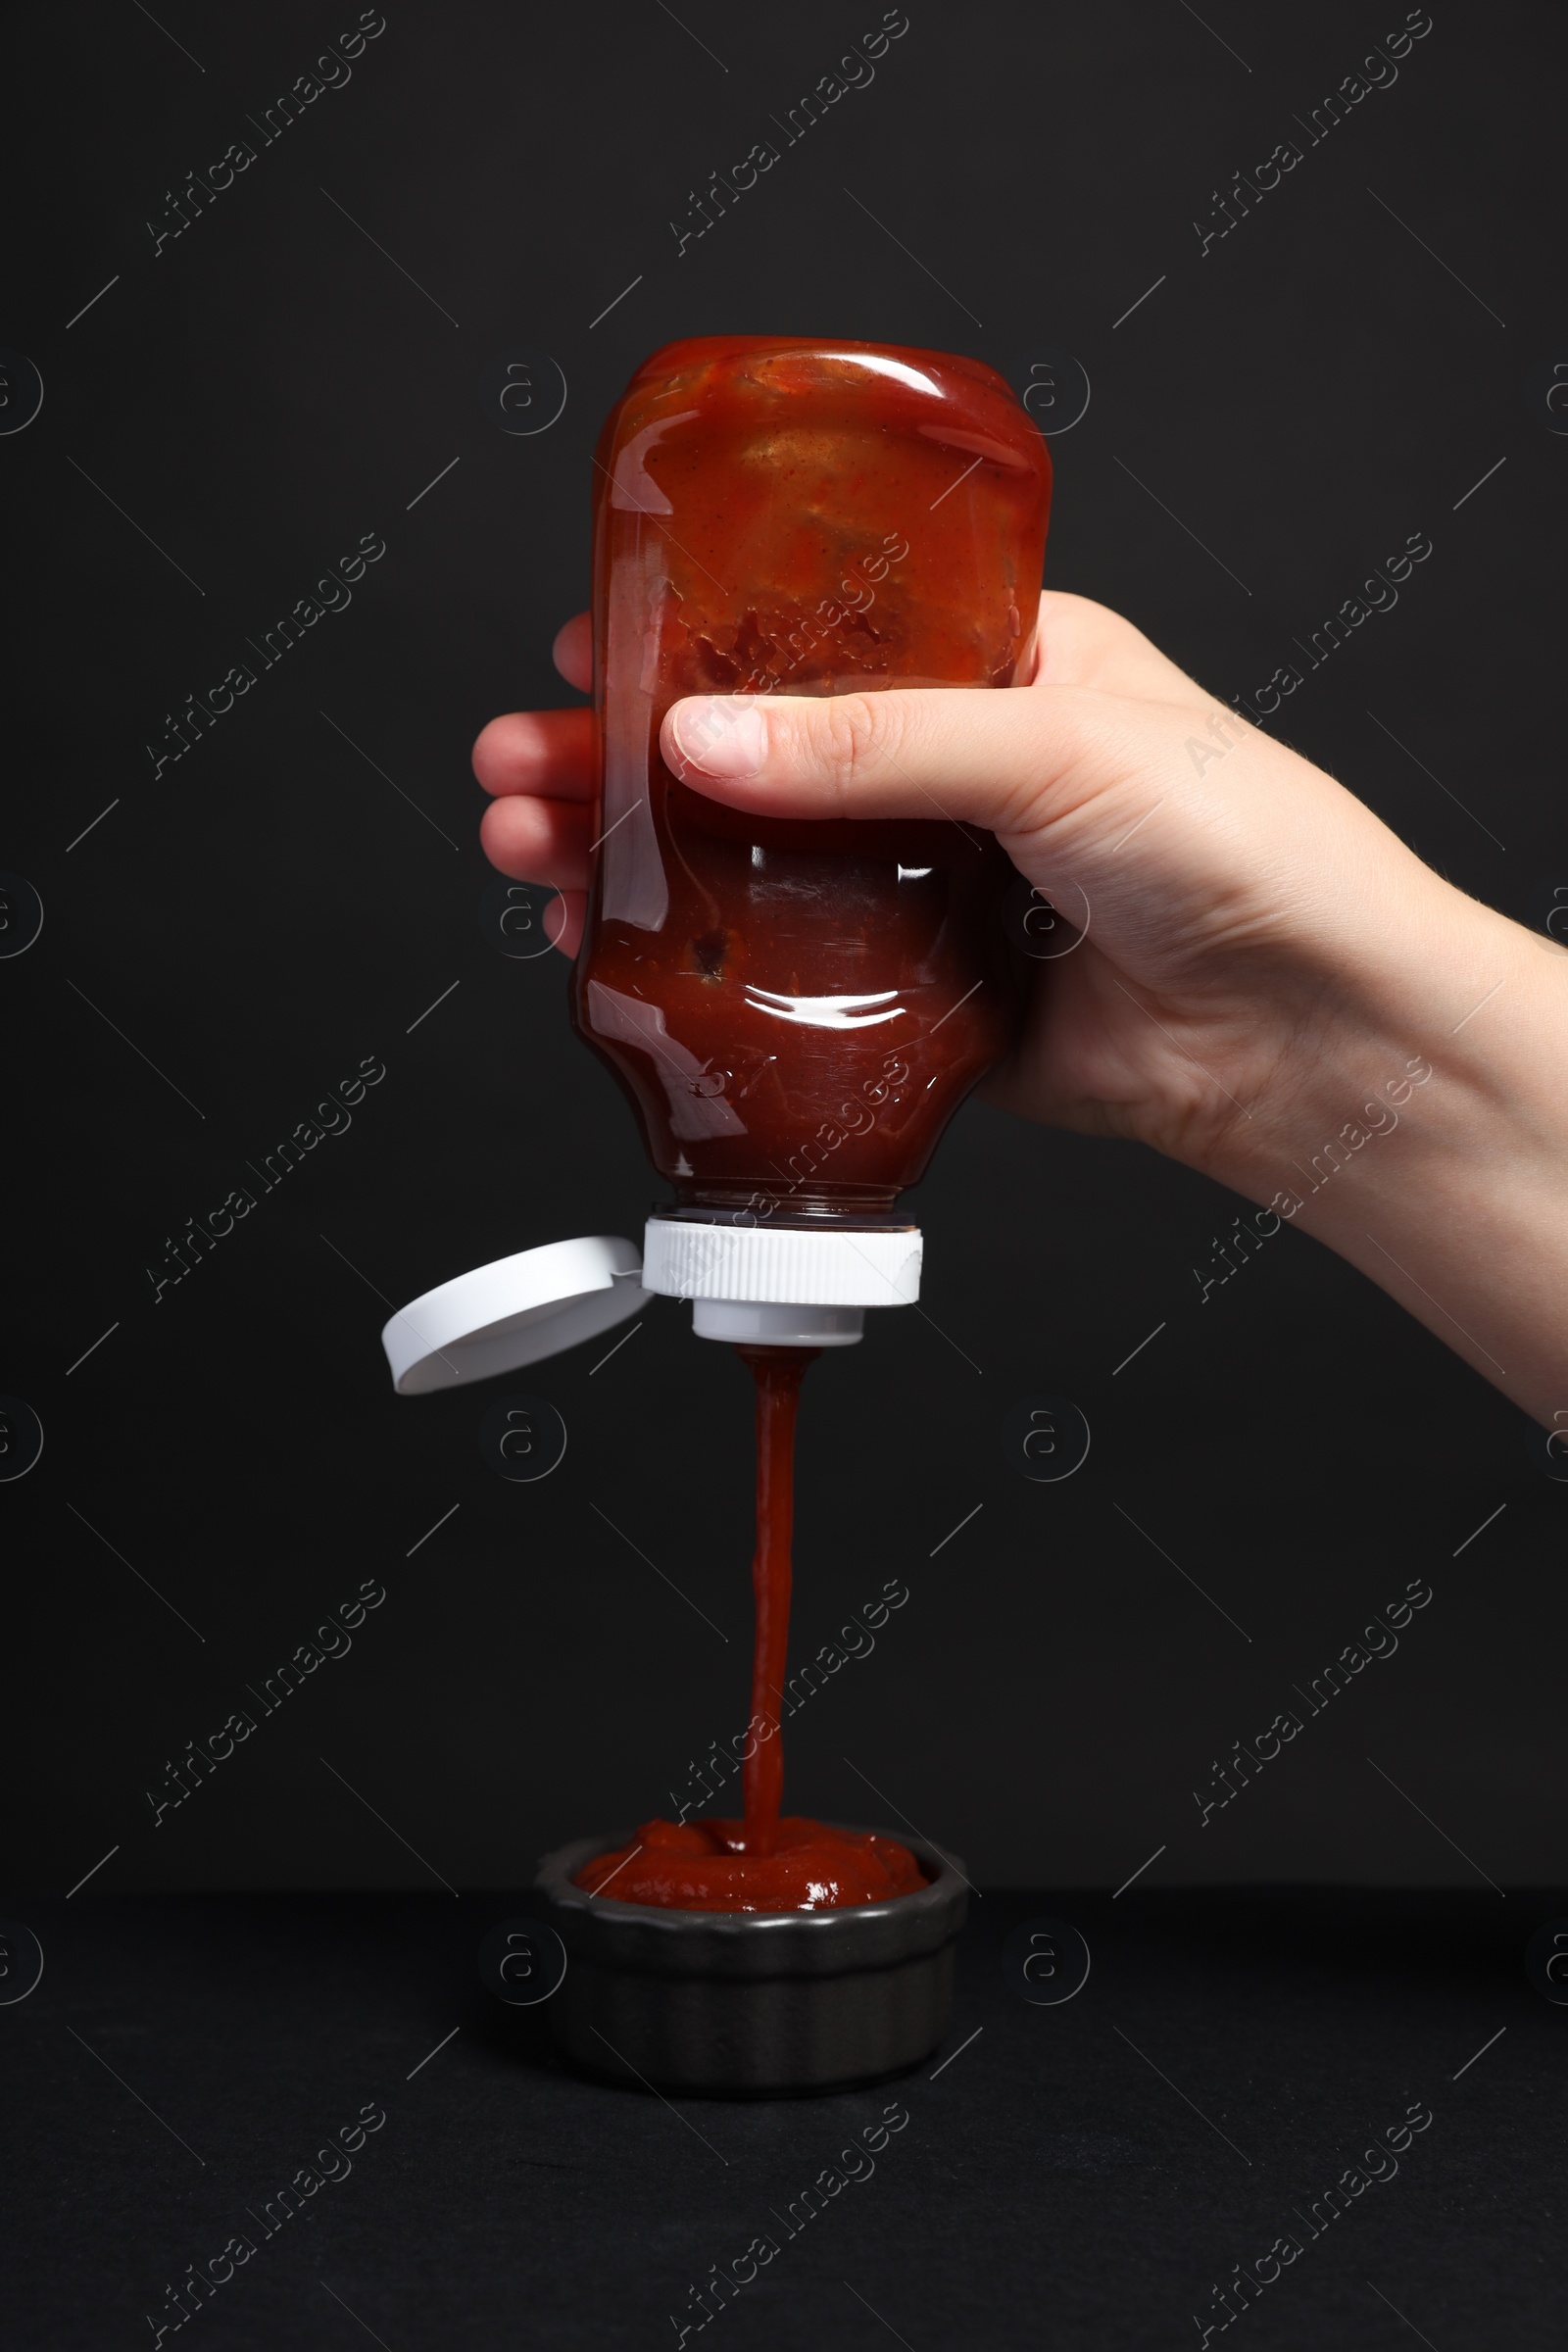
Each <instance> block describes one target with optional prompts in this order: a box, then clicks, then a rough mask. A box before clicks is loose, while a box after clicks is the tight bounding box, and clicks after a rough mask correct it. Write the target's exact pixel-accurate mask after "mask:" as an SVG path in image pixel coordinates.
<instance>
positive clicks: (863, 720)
mask: <svg viewBox="0 0 1568 2352" xmlns="http://www.w3.org/2000/svg"><path fill="white" fill-rule="evenodd" d="M557 662H558V665H559V666H560V667H561V668H562V670H563V672H564V675H565V676H567V677H568V678H570V679H571V680H572V682H573V683H574V684H576V683H581V684H586V681H587V675H588V641H587V624H586V615H579V616H578V618H577V619H576V620H573V621H569V622H568V623H567V624H566V627H565V628H564V630H563V631H562V633H561V636H560V637H559V638H558V640H557ZM662 751H663V756H664V759H665V760H666V763H667V764H668V765H669V767H670V768H671V769H672V771H673V772H674V773H676V774H677V775H680V776H681V777H682V778H683V780H684V781H685V782H686V783H687V784H689V785H690V786H691V787H692V788H693V789H694V790H697V791H700V792H704V793H707V794H709V795H710V796H711V798H713V799H715V800H719V801H722V802H725V803H726V804H728V805H729V806H730V807H732V808H737V809H752V810H755V811H756V812H757V813H758V814H760V815H767V816H772V817H792V816H793V817H807V816H809V817H813V818H816V819H819V820H820V819H821V818H824V817H833V816H845V817H850V816H855V817H888V816H899V815H911V816H922V817H929V816H931V815H932V814H934V813H937V812H938V811H940V812H941V813H942V814H943V815H946V816H948V817H951V818H952V819H953V821H954V822H956V823H960V824H966V825H971V826H978V827H983V828H985V829H986V830H987V831H990V832H993V833H995V834H996V836H997V838H998V839H999V841H1000V842H1001V843H1002V846H1003V847H1004V849H1005V851H1006V852H1007V854H1008V856H1009V857H1010V858H1012V860H1013V863H1014V864H1015V865H1016V866H1017V868H1018V870H1019V872H1020V873H1022V874H1024V875H1025V876H1027V878H1028V879H1029V881H1030V882H1031V883H1033V884H1034V885H1035V887H1036V888H1037V889H1038V890H1039V891H1040V892H1041V893H1042V894H1043V895H1044V896H1045V897H1046V898H1048V899H1049V900H1050V901H1051V902H1052V904H1053V906H1054V907H1055V908H1056V909H1057V910H1058V912H1059V914H1060V915H1061V916H1062V917H1064V918H1065V919H1066V921H1067V922H1069V923H1071V924H1073V925H1075V926H1078V927H1079V928H1081V929H1082V932H1083V938H1082V940H1081V943H1080V944H1079V945H1078V946H1077V947H1075V948H1074V949H1072V950H1071V952H1069V953H1068V954H1066V955H1065V956H1056V957H1054V958H1053V959H1051V960H1049V961H1043V962H1042V963H1040V965H1039V966H1038V969H1037V977H1036V982H1035V987H1034V992H1033V997H1032V1001H1031V1004H1030V1007H1029V1012H1028V1016H1027V1019H1026V1022H1025V1025H1024V1028H1023V1032H1022V1035H1021V1038H1020V1042H1019V1045H1018V1047H1017V1049H1016V1051H1015V1052H1014V1054H1012V1056H1011V1057H1010V1059H1009V1060H1008V1062H1007V1063H1006V1064H1005V1066H1004V1067H1003V1068H1002V1069H1000V1070H998V1071H997V1072H995V1073H994V1074H993V1076H992V1077H991V1079H990V1081H989V1082H988V1084H987V1087H986V1089H985V1091H986V1093H987V1094H988V1095H989V1097H990V1098H991V1100H993V1101H995V1102H998V1103H1003V1104H1005V1106H1006V1107H1008V1108H1010V1109H1014V1110H1017V1111H1020V1112H1023V1113H1024V1114H1025V1115H1027V1116H1030V1117H1033V1118H1038V1119H1047V1120H1051V1121H1053V1122H1054V1123H1056V1124H1059V1125H1064V1126H1070V1127H1076V1128H1079V1129H1082V1130H1084V1131H1086V1132H1089V1133H1095V1134H1109V1135H1118V1136H1127V1137H1136V1138H1139V1139H1141V1140H1142V1141H1143V1142H1145V1143H1149V1144H1152V1146H1153V1147H1154V1148H1155V1149H1156V1150H1157V1151H1160V1152H1167V1153H1169V1154H1171V1155H1172V1156H1173V1157H1176V1158H1178V1159H1181V1160H1184V1161H1186V1162H1187V1163H1188V1164H1189V1165H1190V1166H1193V1167H1197V1168H1201V1169H1202V1170H1203V1171H1204V1172H1205V1173H1207V1174H1209V1175H1212V1176H1214V1177H1216V1178H1218V1179H1219V1180H1220V1181H1221V1182H1223V1183H1225V1184H1228V1185H1230V1186H1232V1187H1233V1188H1234V1189H1235V1190H1237V1191H1239V1192H1242V1193H1245V1194H1248V1195H1250V1197H1251V1198H1252V1199H1254V1200H1257V1201H1263V1202H1265V1203H1270V1202H1271V1203H1273V1204H1274V1205H1275V1208H1276V1211H1277V1213H1279V1214H1281V1215H1284V1216H1290V1217H1296V1218H1298V1219H1299V1222H1300V1223H1301V1224H1303V1225H1304V1226H1306V1227H1307V1228H1308V1229H1309V1230H1311V1231H1313V1232H1315V1233H1317V1234H1319V1235H1320V1236H1321V1238H1323V1239H1324V1240H1325V1241H1327V1242H1329V1243H1330V1244H1331V1246H1332V1247H1334V1248H1336V1249H1338V1250H1341V1251H1342V1253H1343V1254H1345V1255H1346V1256H1348V1257H1349V1258H1350V1259H1351V1260H1352V1261H1353V1262H1354V1263H1356V1264H1358V1265H1360V1266H1361V1267H1362V1269H1363V1271H1365V1272H1367V1273H1369V1274H1370V1275H1371V1276H1372V1277H1373V1279H1374V1280H1376V1281H1378V1282H1380V1283H1381V1284H1382V1285H1383V1287H1384V1288H1386V1289H1388V1290H1390V1291H1391V1292H1393V1293H1394V1295H1395V1296H1396V1297H1397V1298H1399V1299H1402V1300H1403V1301H1404V1303H1405V1304H1407V1305H1408V1306H1410V1307H1411V1309H1412V1311H1413V1312H1415V1313H1417V1314H1420V1315H1422V1317H1423V1319H1425V1320H1426V1321H1427V1322H1428V1323H1429V1324H1430V1326H1431V1327H1432V1328H1433V1329H1434V1330H1435V1331H1438V1332H1439V1333H1440V1334H1441V1335H1442V1336H1443V1337H1444V1338H1445V1339H1446V1340H1447V1341H1448V1342H1449V1344H1450V1345H1452V1346H1455V1347H1456V1348H1459V1350H1460V1352H1461V1353H1464V1354H1466V1355H1467V1356H1468V1357H1469V1359H1470V1360H1471V1362H1473V1363H1475V1364H1476V1365H1477V1367H1478V1368H1479V1369H1480V1370H1482V1371H1483V1372H1484V1373H1486V1374H1487V1376H1488V1377H1489V1378H1492V1379H1494V1380H1495V1381H1497V1382H1498V1385H1499V1386H1505V1387H1506V1388H1507V1390H1508V1393H1509V1394H1511V1395H1513V1396H1515V1397H1517V1398H1518V1399H1519V1400H1520V1401H1521V1402H1522V1403H1525V1404H1526V1405H1527V1406H1529V1405H1531V1404H1532V1400H1534V1409H1536V1410H1537V1411H1538V1412H1540V1411H1541V1405H1542V1402H1543V1401H1544V1400H1549V1407H1550V1409H1548V1410H1546V1411H1545V1412H1544V1413H1541V1417H1542V1418H1543V1419H1544V1420H1545V1421H1546V1422H1547V1423H1548V1425H1549V1424H1550V1422H1551V1410H1553V1409H1556V1408H1558V1407H1563V1408H1565V1409H1568V1173H1565V1171H1568V1107H1565V1105H1568V1066H1565V1065H1568V956H1564V955H1563V954H1562V952H1561V951H1560V950H1558V949H1555V948H1553V947H1552V946H1551V945H1550V943H1548V942H1545V941H1544V940H1541V939H1539V938H1537V937H1536V936H1535V935H1534V934H1532V933H1529V932H1526V931H1523V930H1522V929H1521V928H1520V927H1519V926H1518V925H1517V924H1514V923H1511V922H1509V921H1507V920H1506V918H1504V917H1503V916H1501V915H1499V914H1496V913H1495V912H1494V911H1493V910H1491V909H1490V908H1487V907H1480V906H1478V905H1477V904H1476V903H1475V902H1474V901H1473V900H1470V899H1467V898H1465V897H1464V896H1463V895H1462V893H1460V892H1458V891H1456V890H1454V889H1452V888H1451V887H1450V886H1449V885H1448V884H1447V883H1446V882H1444V881H1443V880H1442V879H1441V877H1439V876H1438V875H1437V874H1435V873H1433V872H1432V871H1431V869H1430V868H1429V867H1427V866H1425V865H1423V864H1422V863H1421V861H1420V860H1419V859H1418V858H1416V857H1415V856H1414V855H1413V854H1412V853H1411V852H1410V851H1408V850H1407V849H1406V848H1405V847H1404V845H1403V844H1402V842H1400V841H1399V839H1398V838H1397V835H1395V834H1394V833H1392V832H1390V830H1389V829H1388V827H1387V826H1385V825H1384V824H1383V823H1381V822H1380V820H1379V819H1378V818H1377V817H1376V816H1374V815H1373V814H1372V812H1371V811H1370V810H1369V809H1366V808H1364V807H1363V806H1362V804H1361V803H1360V802H1358V801H1356V800H1355V799H1354V798H1353V797H1352V796H1351V795H1350V794H1349V793H1348V792H1346V791H1345V790H1344V789H1343V787H1342V786H1340V785H1339V784H1337V783H1335V781H1334V780H1333V778H1332V777H1330V776H1327V775H1325V774H1323V773H1322V771H1321V770H1320V769H1317V768H1314V767H1312V766H1311V765H1310V764H1309V763H1308V762H1307V761H1306V760H1302V759H1300V758H1299V756H1298V755H1297V754H1296V753H1294V752H1292V751H1290V750H1288V749H1287V748H1286V747H1285V746H1284V745H1282V744H1279V743H1276V742H1274V741H1273V740H1272V739H1271V738H1270V737H1268V736H1267V735H1265V734H1263V733H1262V732H1261V731H1260V730H1259V729H1257V728H1256V727H1253V726H1251V725H1250V724H1249V723H1248V722H1247V721H1246V720H1245V719H1242V718H1240V717H1238V715H1237V714H1236V712H1235V711H1231V710H1229V709H1228V708H1226V707H1225V706H1224V705H1222V704H1220V703H1217V702H1216V701H1214V699H1213V698H1212V697H1210V696H1209V695H1206V694H1205V693H1203V691H1202V690H1201V688H1200V687H1198V686H1196V685H1195V684H1194V683H1193V681H1192V680H1191V679H1189V678H1187V677H1186V676H1184V675H1183V673H1182V672H1181V671H1180V670H1178V669H1177V668H1176V667H1175V666H1174V665H1173V664H1172V663H1171V662H1167V661H1166V660H1165V658H1164V657H1163V655H1161V654H1160V653H1159V652H1157V650H1156V649H1155V648H1154V647H1153V646H1152V645H1151V644H1150V643H1149V641H1148V640H1147V639H1146V638H1144V637H1142V636H1141V635H1140V634H1139V632H1138V631H1137V630H1136V629H1134V628H1133V627H1132V626H1131V625H1130V623H1128V622H1126V621H1124V620H1121V619H1120V618H1118V617H1117V615H1116V614H1114V613H1109V612H1107V611H1105V610H1104V609H1103V607H1101V606H1098V605H1093V604H1090V603H1088V602H1087V601H1086V600H1085V599H1083V598H1081V597H1074V596H1063V595H1057V594H1047V595H1045V596H1044V597H1043V598H1042V600H1041V608H1040V627H1039V635H1038V644H1037V658H1036V664H1035V670H1034V674H1033V677H1032V678H1031V680H1030V681H1029V682H1028V683H1027V684H1026V685H1023V686H1020V687H1017V688H1014V689H1012V690H1010V691H1007V692H1004V693H998V692H994V691H990V690H984V689H964V688H928V689H918V690H909V689H899V688H894V689H890V690H889V691H887V692H884V693H874V694H850V695H840V696H834V697H828V698H820V699H818V698H811V697H797V696H768V697H761V698H757V699H756V700H750V699H746V698H739V697H714V698H710V697H697V698H693V699H691V700H688V701H686V702H683V703H678V704H676V705H675V707H674V708H673V709H672V710H671V711H670V712H669V713H668V715H667V716H666V718H665V720H664V725H663V734H662ZM590 760H591V746H590V736H589V721H588V713H587V712H586V711H545V712H538V713H533V714H521V715H516V716H513V717H510V718H503V719H497V720H495V721H493V722H492V724H491V725H490V726H489V727H487V728H486V729H485V732H484V733H483V734H482V735H481V736H480V738H479V741H478V744H477V745H476V746H475V751H474V766H475V770H476V772H477V774H478V776H479V779H480V781H481V783H483V784H484V785H485V786H486V788H487V789H488V790H489V791H491V792H492V793H494V794H496V795H497V796H498V797H497V799H496V801H495V804H494V806H493V807H492V808H491V809H489V810H488V811H487V813H486V817H485V823H484V832H483V839H484V846H485V849H486V852H487V853H488V855H489V856H490V858H492V860H493V861H494V862H495V863H496V864H497V865H499V866H500V867H501V868H502V870H503V871H504V872H506V873H510V874H514V875H516V876H518V877H520V878H522V879H526V880H529V881H534V882H544V883H549V884H551V885H553V886H554V887H555V888H557V889H558V890H560V891H561V892H562V893H563V895H564V898H565V899H566V903H567V918H566V925H565V928H564V933H563V939H562V944H563V947H564V949H565V950H566V952H567V953H574V952H575V949H576V945H577V941H578V938H579V937H580V933H581V922H582V906H583V893H584V891H585V889H586V884H587V876H588V849H589V836H588V794H589V792H590V791H591V786H592V779H591V773H590ZM1423 1072H1424V1073H1425V1074H1424V1075H1423V1074H1422V1073H1423ZM1417 1090H1419V1091H1417ZM1396 1130H1398V1131H1399V1135H1398V1141H1397V1142H1395V1141H1394V1140H1393V1138H1394V1136H1395V1133H1396ZM1543 1221H1545V1223H1547V1224H1549V1225H1553V1229H1554V1230H1553V1237H1552V1239H1550V1240H1549V1241H1548V1240H1547V1239H1545V1238H1544V1234H1543ZM1481 1231H1486V1232H1487V1233H1488V1234H1489V1235H1490V1236H1491V1238H1492V1240H1493V1242H1494V1244H1495V1250H1494V1253H1493V1255H1492V1256H1491V1258H1490V1259H1488V1258H1487V1257H1485V1256H1484V1255H1478V1251H1477V1249H1476V1247H1475V1241H1476V1237H1477V1235H1478V1233H1480V1232H1481ZM1543 1280H1545V1281H1546V1283H1547V1286H1548V1291H1549V1292H1550V1296H1551V1298H1552V1301H1553V1303H1552V1305H1551V1307H1550V1310H1549V1311H1547V1310H1546V1309H1545V1308H1544V1305H1543V1294H1542V1287H1541V1286H1542V1282H1543ZM1552 1285H1555V1288H1554V1289H1553V1288H1552V1287H1551V1286H1552ZM1509 1299H1511V1300H1512V1304H1511V1305H1509V1304H1508V1303H1507V1302H1508V1300H1509ZM1504 1348H1506V1349H1507V1353H1506V1354H1504ZM1509 1356H1511V1357H1512V1358H1513V1363H1512V1365H1510V1366H1509V1368H1508V1369H1507V1370H1506V1371H1505V1370H1504V1369H1503V1366H1504V1364H1506V1363H1507V1362H1508V1357H1509ZM1499 1358H1500V1359H1501V1360H1500V1361H1499Z"/></svg>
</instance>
